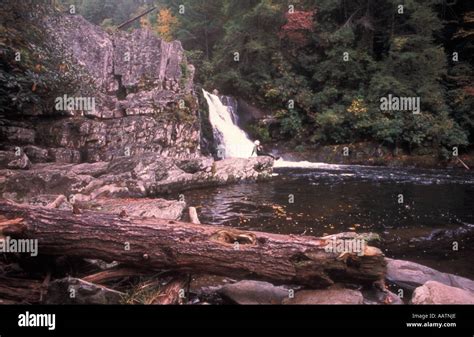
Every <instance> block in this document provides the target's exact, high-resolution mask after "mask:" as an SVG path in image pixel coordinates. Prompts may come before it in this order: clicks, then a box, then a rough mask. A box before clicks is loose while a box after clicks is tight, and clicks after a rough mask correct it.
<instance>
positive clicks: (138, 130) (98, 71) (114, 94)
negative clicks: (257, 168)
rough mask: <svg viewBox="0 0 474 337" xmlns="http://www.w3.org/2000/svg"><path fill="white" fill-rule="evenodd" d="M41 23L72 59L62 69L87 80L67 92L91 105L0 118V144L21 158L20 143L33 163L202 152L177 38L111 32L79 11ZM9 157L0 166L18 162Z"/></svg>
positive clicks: (189, 77)
mask: <svg viewBox="0 0 474 337" xmlns="http://www.w3.org/2000/svg"><path fill="white" fill-rule="evenodd" d="M43 26H44V29H45V32H46V34H47V36H48V37H49V38H50V39H51V41H52V43H53V44H54V45H55V49H57V50H61V51H62V53H63V54H64V58H65V59H68V60H71V63H72V64H73V69H63V71H69V72H74V73H77V74H81V78H84V79H83V80H82V83H83V88H78V89H77V90H76V92H69V91H67V90H71V89H64V90H65V92H64V95H66V96H67V97H69V98H77V97H79V98H91V99H93V102H94V104H93V108H91V107H84V106H83V107H77V106H75V107H72V108H71V107H62V108H60V109H53V110H51V111H38V109H35V110H34V112H33V111H29V110H27V109H25V111H21V112H19V113H18V114H19V115H22V116H23V117H22V119H21V120H19V119H13V118H11V117H8V118H7V117H1V116H0V145H1V150H5V151H8V152H10V153H12V154H15V153H16V155H17V156H20V154H18V151H17V148H18V147H20V149H21V155H22V156H23V155H26V156H27V158H28V159H29V161H31V162H32V163H44V162H58V163H81V162H98V161H110V160H112V159H114V158H118V157H121V156H126V155H130V156H133V155H140V154H143V153H145V152H154V153H157V154H160V155H162V156H170V157H175V158H180V159H182V158H194V157H197V156H199V154H200V150H199V142H200V128H199V121H198V113H197V109H198V103H197V97H196V95H195V94H194V89H193V76H194V67H193V66H192V65H190V64H188V63H187V60H186V57H185V54H184V50H183V48H182V46H181V43H180V42H179V41H173V42H166V41H164V40H162V39H160V38H158V37H157V36H156V35H154V33H152V32H151V31H148V30H141V29H138V30H134V31H133V32H132V33H128V32H124V31H117V32H114V33H112V34H109V33H107V32H106V31H104V30H103V29H101V28H100V27H98V26H95V25H93V24H91V23H90V22H88V21H87V20H85V19H84V18H83V17H81V16H80V15H64V14H60V15H59V14H58V15H50V16H48V17H46V18H45V19H44V20H43ZM78 76H79V75H78ZM53 99H54V98H53ZM56 99H58V98H56ZM56 108H57V107H56ZM17 159H19V158H17ZM10 162H11V160H10V161H9V162H8V163H4V162H3V161H0V164H1V167H3V168H13V167H11V166H12V165H13V166H15V165H16V166H18V164H15V163H14V164H10ZM9 165H10V166H9ZM20 166H22V163H20ZM19 168H23V167H19Z"/></svg>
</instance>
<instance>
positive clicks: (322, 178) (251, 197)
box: [185, 111, 474, 279]
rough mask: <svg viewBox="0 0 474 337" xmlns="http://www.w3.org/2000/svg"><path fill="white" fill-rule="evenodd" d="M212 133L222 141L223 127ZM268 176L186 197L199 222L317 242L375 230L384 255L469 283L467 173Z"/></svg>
mask: <svg viewBox="0 0 474 337" xmlns="http://www.w3.org/2000/svg"><path fill="white" fill-rule="evenodd" d="M220 113H221V114H225V112H222V111H220ZM219 127H220V126H219ZM217 131H218V132H220V133H223V134H224V135H223V137H226V131H225V129H224V130H220V131H219V130H217ZM245 137H246V136H245ZM232 140H233V139H232V138H231V139H230V140H229V139H227V140H226V142H231V141H232ZM234 141H235V142H239V141H240V142H247V140H245V139H242V140H235V139H234ZM274 172H275V176H274V177H273V178H272V179H270V180H269V181H267V182H261V183H256V184H237V185H230V186H224V187H217V188H208V189H204V190H195V191H189V192H187V193H185V198H186V201H187V203H188V204H189V205H192V206H196V207H197V210H198V214H199V216H200V220H201V221H202V222H203V223H209V224H217V225H225V226H232V227H237V228H242V229H249V230H257V231H266V232H273V233H282V234H305V235H315V236H322V235H326V234H334V233H339V232H346V231H354V232H359V233H362V232H374V233H377V234H379V235H380V237H381V242H380V243H379V244H378V246H379V247H380V248H381V249H382V250H383V252H384V253H385V255H386V256H388V257H392V258H399V259H405V260H409V261H414V262H418V263H421V264H424V265H427V266H430V267H432V268H435V269H438V270H440V271H444V272H449V273H454V274H457V275H460V276H464V277H468V278H471V279H474V268H473V257H474V214H473V210H474V173H473V172H472V171H463V170H440V169H436V170H434V169H433V170H427V169H409V168H403V169H401V168H388V167H370V166H357V165H331V164H324V163H308V162H293V163H292V162H286V161H282V160H280V161H278V162H277V163H276V164H275V170H274ZM402 199H403V200H402Z"/></svg>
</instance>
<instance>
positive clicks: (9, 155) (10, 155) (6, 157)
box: [0, 151, 31, 170]
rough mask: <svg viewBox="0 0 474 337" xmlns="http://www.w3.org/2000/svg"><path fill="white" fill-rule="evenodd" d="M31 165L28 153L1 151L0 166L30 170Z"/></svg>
mask: <svg viewBox="0 0 474 337" xmlns="http://www.w3.org/2000/svg"><path fill="white" fill-rule="evenodd" d="M30 167H31V162H30V160H29V158H28V156H27V155H26V154H24V153H20V155H19V156H17V155H16V154H15V153H14V152H9V151H0V168H6V169H12V170H28V169H29V168H30Z"/></svg>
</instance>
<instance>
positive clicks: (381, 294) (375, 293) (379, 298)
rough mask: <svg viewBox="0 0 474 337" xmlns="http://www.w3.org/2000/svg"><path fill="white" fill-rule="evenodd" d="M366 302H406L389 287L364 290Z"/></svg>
mask: <svg viewBox="0 0 474 337" xmlns="http://www.w3.org/2000/svg"><path fill="white" fill-rule="evenodd" d="M361 292H362V295H363V296H364V304H404V302H403V300H402V299H401V298H400V297H399V296H397V295H396V294H394V293H393V292H391V291H390V290H388V289H385V290H383V291H382V290H380V289H378V288H376V287H374V288H373V289H369V290H362V291H361Z"/></svg>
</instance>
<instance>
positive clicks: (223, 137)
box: [202, 89, 254, 158]
mask: <svg viewBox="0 0 474 337" xmlns="http://www.w3.org/2000/svg"><path fill="white" fill-rule="evenodd" d="M202 91H203V93H204V97H205V98H206V101H207V104H208V106H209V121H210V122H211V125H212V129H213V132H214V138H215V139H216V140H217V142H218V143H219V145H221V146H222V147H223V148H224V150H225V151H224V153H223V156H224V157H225V158H248V157H250V156H251V154H252V151H253V146H254V145H253V142H252V141H251V140H250V139H249V137H248V136H247V134H246V133H245V131H243V130H242V129H240V128H239V127H238V126H237V125H236V124H235V123H234V120H235V118H234V117H235V116H233V115H232V111H231V110H230V109H229V108H228V107H227V106H225V105H223V104H222V102H221V100H220V99H219V97H217V96H216V95H213V94H211V93H209V92H207V91H206V90H204V89H203V90H202Z"/></svg>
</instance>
